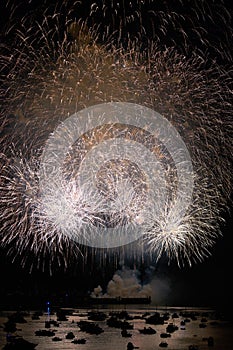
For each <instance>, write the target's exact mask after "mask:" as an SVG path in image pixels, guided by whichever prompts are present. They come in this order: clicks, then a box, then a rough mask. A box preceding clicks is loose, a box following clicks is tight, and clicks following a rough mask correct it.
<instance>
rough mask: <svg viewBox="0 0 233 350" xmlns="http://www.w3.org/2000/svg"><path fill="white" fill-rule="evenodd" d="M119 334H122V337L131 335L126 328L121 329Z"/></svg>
mask: <svg viewBox="0 0 233 350" xmlns="http://www.w3.org/2000/svg"><path fill="white" fill-rule="evenodd" d="M121 335H122V337H124V338H130V337H132V333H129V332H128V331H127V329H122V331H121Z"/></svg>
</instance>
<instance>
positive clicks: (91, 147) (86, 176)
mask: <svg viewBox="0 0 233 350" xmlns="http://www.w3.org/2000/svg"><path fill="white" fill-rule="evenodd" d="M123 3H124V2H118V5H113V6H108V5H107V3H105V2H104V3H103V2H98V1H97V2H95V3H93V2H90V12H89V13H88V14H87V15H86V14H84V6H86V3H85V4H84V2H78V4H77V5H73V6H71V7H69V4H68V5H66V6H67V7H66V13H67V17H64V16H63V15H62V13H65V12H64V11H62V10H64V8H63V7H62V6H61V9H60V12H55V13H54V14H53V16H51V15H49V11H48V12H47V11H45V14H44V15H43V16H42V21H41V22H37V23H35V24H32V23H31V22H30V19H29V17H27V16H26V17H25V18H24V19H23V20H22V21H21V24H20V25H21V28H16V29H17V30H14V27H17V25H18V24H17V25H16V24H15V25H14V26H13V27H12V28H11V30H5V32H3V35H2V37H3V44H2V46H1V55H0V62H1V67H2V68H1V88H0V101H1V129H2V136H1V140H0V142H1V150H2V151H1V152H2V154H1V169H2V171H1V185H0V190H1V200H0V208H1V212H0V214H1V223H2V229H1V245H2V246H5V247H7V246H10V248H9V249H10V250H11V249H12V246H13V244H14V243H16V248H17V250H18V252H19V254H23V251H24V250H27V249H29V248H30V249H31V250H32V251H33V252H34V253H35V254H38V255H39V254H40V255H41V256H45V255H46V254H48V252H49V251H52V254H51V255H53V256H54V255H56V254H57V253H58V252H59V254H61V256H64V260H66V264H67V261H68V258H67V255H68V254H69V253H67V252H65V250H66V251H69V247H72V249H73V250H74V251H75V252H76V253H77V254H79V253H80V247H79V244H87V245H92V244H93V242H92V244H91V243H90V241H91V240H93V237H94V236H96V235H98V233H99V230H100V228H101V229H102V232H103V236H102V238H101V239H103V237H104V239H106V235H107V230H108V232H109V226H110V228H111V230H112V235H115V236H117V235H118V236H121V235H124V234H125V231H127V228H128V225H129V224H130V225H132V226H131V229H132V231H133V230H134V231H135V232H134V236H133V237H134V238H135V240H137V238H138V237H139V234H138V231H137V228H138V226H140V235H141V232H142V230H143V238H144V239H143V241H144V243H143V244H142V243H141V242H140V244H141V246H142V249H145V253H146V254H147V252H149V253H151V254H152V255H155V256H157V259H159V258H160V257H161V256H162V255H163V254H166V255H167V256H168V259H169V260H173V259H174V260H177V261H178V263H179V264H183V263H184V262H185V261H188V263H189V264H191V263H192V261H198V260H202V259H203V258H204V257H205V256H208V255H209V254H210V253H211V247H212V246H213V244H214V242H215V241H216V239H217V237H218V236H219V235H220V224H221V222H222V216H223V213H224V210H226V208H227V205H228V203H229V198H230V194H231V190H232V181H231V174H232V158H231V157H232V154H231V153H232V152H231V151H232V139H231V135H232V102H231V101H232V90H231V88H232V78H231V73H232V65H231V53H230V50H229V49H228V43H229V38H230V35H231V29H230V13H229V12H228V11H227V9H226V8H225V7H224V3H223V2H220V4H219V6H218V8H216V6H214V2H213V4H211V5H210V6H208V8H207V7H204V5H203V4H202V2H200V3H201V5H202V6H199V5H200V4H199V2H198V4H194V5H193V7H191V8H190V10H189V11H187V13H183V12H182V11H183V10H180V12H179V10H176V9H173V5H169V4H168V3H166V6H165V5H164V4H159V2H155V1H149V2H148V3H146V2H141V1H135V2H134V4H133V5H132V4H131V3H130V4H131V5H125V6H123ZM178 3H180V4H181V3H182V2H180V1H178ZM174 6H175V5H174ZM77 12H78V13H81V14H83V20H79V21H75V20H74V18H76V16H74V14H75V13H77ZM100 13H101V20H100ZM148 16H149V17H148ZM205 17H208V21H210V22H211V23H214V22H215V21H217V20H218V22H219V23H220V24H219V35H218V36H216V38H215V39H214V38H213V37H211V36H210V37H208V35H207V31H206V30H205V27H204V21H203V18H205ZM148 18H149V20H147V19H148ZM98 21H99V22H98ZM156 23H160V25H159V26H158V28H157V27H156ZM187 24H188V26H187ZM132 28H136V30H132ZM186 28H189V29H188V30H187V29H186ZM220 29H221V31H220ZM12 33H13V34H14V35H15V37H16V40H15V41H14V40H13V43H12V45H9V44H6V43H7V41H8V38H9V37H11V38H12V36H11V35H12ZM94 33H95V34H94ZM194 37H195V40H194V41H195V44H194V45H191V43H192V41H193V38H194ZM148 38H149V40H148ZM103 42H105V44H103ZM207 48H208V49H209V51H208V52H209V56H208V55H207V54H206V52H207ZM210 54H212V55H213V57H215V60H214V61H213V60H211V57H210ZM223 62H224V63H226V65H227V69H226V68H224V66H223V65H222V63H223ZM115 102H116V103H119V102H120V103H126V104H128V103H131V104H137V105H141V106H143V107H145V108H149V109H152V110H154V111H156V112H158V113H160V114H161V115H162V116H163V117H164V118H165V119H166V120H168V121H169V123H171V125H172V126H173V128H175V129H176V130H177V132H178V133H179V135H180V136H181V137H182V139H183V141H184V144H185V145H186V147H187V151H188V153H189V154H190V157H191V162H192V171H190V169H188V168H187V169H186V170H185V171H184V172H182V171H183V170H182V171H181V170H180V169H181V168H182V167H183V168H182V169H184V167H186V165H184V164H183V162H180V163H179V162H178V161H177V158H176V157H180V156H182V153H184V150H183V149H182V147H181V148H180V149H176V150H175V152H174V153H173V154H172V155H171V153H172V152H171V149H170V150H169V149H168V147H167V145H168V143H169V142H170V140H169V138H168V139H166V138H161V137H160V139H159V137H158V133H156V132H155V131H154V132H153V133H151V132H150V130H148V128H147V127H144V128H140V127H139V126H138V125H135V124H134V123H132V122H131V120H130V118H128V119H127V118H126V119H125V120H126V121H127V120H128V121H130V123H128V124H127V123H125V124H123V123H119V121H116V120H115V121H112V124H110V123H109V122H108V123H102V124H101V123H99V124H98V123H97V124H96V125H95V126H93V128H87V129H86V130H85V131H84V132H83V134H82V135H80V137H79V138H78V139H77V140H76V139H72V133H71V132H70V130H69V129H68V130H66V131H65V128H66V120H67V118H69V117H70V116H72V115H73V114H75V113H78V112H80V111H83V110H85V109H86V108H89V107H91V106H95V105H102V104H105V103H106V104H108V103H115ZM101 118H102V116H99V120H100V121H101V120H102V119H101ZM87 119H88V118H87ZM97 119H98V118H97ZM97 121H98V120H97ZM88 123H89V121H88V120H87V124H88ZM126 124H127V125H126ZM89 125H91V116H90V123H89ZM59 128H60V129H59ZM79 128H80V126H77V127H76V131H77V130H79ZM56 130H60V131H61V138H62V137H63V136H64V133H66V140H67V144H68V147H67V150H66V152H65V155H64V158H63V163H64V164H58V165H59V167H60V170H61V173H62V176H61V179H60V177H56V176H55V178H54V179H53V180H51V182H50V181H48V182H46V185H45V183H44V182H43V178H42V176H41V163H42V162H43V159H44V158H43V156H44V154H45V153H44V152H45V149H46V141H47V140H48V139H49V138H51V137H52V136H53V135H55V133H56V132H55V131H56ZM173 136H174V135H173ZM172 138H173V137H170V139H172ZM123 140H124V148H120V146H119V144H120V143H122V142H123ZM128 144H129V147H128V146H127V145H128ZM62 145H63V144H62ZM101 145H102V148H101ZM103 145H104V146H103ZM106 145H107V146H106ZM108 145H109V150H110V151H111V154H113V153H114V154H115V156H114V157H112V156H111V157H108V156H107V155H106V157H105V156H103V154H104V152H106V147H108ZM57 146H59V147H60V144H59V143H58V144H57ZM113 146H114V147H115V148H114V147H113ZM12 147H14V149H16V150H17V152H16V151H15V152H14V153H13V154H12V152H11V151H10V149H12ZM59 147H58V148H59ZM127 147H128V148H127ZM144 148H146V149H147V151H148V152H147V153H143V152H144V151H142V150H143V149H144ZM128 150H130V151H128ZM132 150H133V151H132ZM127 152H128V153H127ZM130 152H131V153H130ZM133 152H134V153H133ZM148 153H151V158H150V157H149V156H147V155H148ZM123 155H124V156H123ZM126 155H127V156H126ZM148 157H149V158H148ZM54 158H55V157H54ZM54 158H53V162H51V161H50V160H48V161H49V163H48V164H49V166H50V165H52V166H53V165H54ZM148 159H149V161H148ZM88 160H89V161H88ZM90 160H91V162H92V168H91V170H90V168H88V165H89V164H90ZM151 164H153V166H152V165H151ZM154 164H156V166H157V168H156V171H155V169H154ZM49 169H50V170H53V169H52V168H51V167H50V168H49ZM80 169H81V170H82V171H80ZM148 169H149V170H148ZM55 170H57V168H55ZM94 170H96V171H94ZM80 172H81V173H82V174H81V175H82V177H81V180H82V181H81V185H80ZM149 173H150V176H149V175H148V174H149ZM53 175H54V173H53V172H52V171H51V174H50V179H52V178H53ZM187 176H188V180H187ZM57 179H59V181H58V182H56V181H57ZM42 182H43V190H42V185H41V184H42ZM190 183H193V188H192V190H191V202H190V196H188V197H187V191H186V189H187V187H188V186H189V184H190ZM93 184H94V185H93ZM151 188H153V189H155V188H156V190H154V191H153V192H152V193H151V192H150V190H151ZM97 229H98V230H97ZM113 233H114V234H113ZM74 237H78V238H77V241H78V243H77V242H76V239H74ZM114 239H115V238H114ZM71 241H72V243H70V242H71ZM117 242H118V239H117V238H116V240H114V244H115V245H117V244H118V243H117ZM130 242H131V241H130ZM128 243H129V242H128ZM65 247H66V248H65ZM74 247H76V248H75V249H74ZM105 247H106V246H105ZM70 249H71V248H70ZM147 249H148V251H147ZM76 253H75V254H76Z"/></svg>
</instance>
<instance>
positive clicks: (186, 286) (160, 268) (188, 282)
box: [0, 0, 233, 307]
mask: <svg viewBox="0 0 233 350" xmlns="http://www.w3.org/2000/svg"><path fill="white" fill-rule="evenodd" d="M5 3H6V2H5ZM47 3H48V2H47ZM50 3H52V2H51V1H50ZM86 3H92V2H88V1H87V2H86ZM161 3H162V2H161ZM164 3H165V2H164ZM171 3H172V4H173V5H174V6H176V3H180V2H175V1H173V2H171ZM225 3H226V4H227V6H229V9H230V2H229V3H228V2H227V1H226V2H225ZM9 4H13V1H9ZM18 4H19V7H18V9H17V10H16V11H15V13H14V18H17V19H19V20H20V18H21V17H22V16H24V14H25V13H26V12H28V13H31V16H33V17H34V18H36V16H40V15H41V13H42V12H43V11H44V9H46V6H47V5H46V1H44V2H42V1H26V0H24V1H19V2H18ZM38 4H39V6H38ZM13 7H14V6H13ZM180 10H181V11H187V8H186V9H185V8H183V7H182V8H181V9H180ZM83 11H84V12H85V7H84V8H83ZM11 16H12V10H11V9H10V6H8V7H7V8H6V7H5V4H4V1H1V2H0V22H1V26H2V27H4V25H3V24H5V25H6V24H7V22H8V21H7V19H8V18H10V17H11ZM203 23H204V22H203ZM206 25H207V26H208V23H207V24H206ZM209 35H210V37H211V39H213V38H214V35H216V36H219V35H220V36H221V35H222V34H221V33H220V34H219V33H217V28H212V29H211V30H210V32H209ZM222 233H223V236H222V237H220V238H219V239H218V241H217V243H216V245H215V247H214V248H213V252H212V256H211V257H210V258H208V259H206V260H205V261H204V262H202V263H197V264H194V265H193V266H192V267H185V268H178V267H177V266H176V265H175V264H173V263H172V264H171V265H168V264H167V263H166V262H162V261H161V262H159V263H158V264H157V265H155V271H154V272H153V274H152V275H151V279H152V280H153V278H154V277H156V278H157V279H158V280H159V281H162V284H163V285H165V286H166V287H167V288H165V289H166V290H164V297H163V298H162V297H161V300H162V302H163V303H167V304H169V303H173V304H176V305H184V304H186V305H198V304H202V305H220V306H227V307H228V306H229V307H230V306H231V307H232V306H233V305H232V295H233V287H232V282H231V280H232V266H233V264H232V257H233V253H232V247H233V245H232V243H233V242H232V233H233V221H232V211H231V214H230V215H229V216H228V215H227V214H226V225H225V226H224V225H223V227H222ZM32 259H33V258H32ZM152 263H153V262H148V265H150V264H152ZM0 264H1V265H0V273H1V287H0V291H1V295H2V298H4V296H5V295H6V294H7V293H11V292H15V291H18V292H20V293H21V294H25V295H28V294H32V295H33V294H37V293H39V292H40V293H45V294H46V295H51V294H54V293H57V294H59V293H60V294H62V295H64V294H66V293H72V291H77V290H79V291H80V290H83V292H86V291H87V290H88V289H89V290H90V289H91V290H92V289H93V288H94V287H96V286H97V285H98V284H101V285H103V286H104V285H105V286H106V283H107V281H109V280H110V279H111V277H112V275H113V273H114V271H115V270H116V269H117V267H120V265H119V266H114V265H111V264H108V262H107V263H106V264H103V265H101V264H100V263H99V261H98V259H97V258H96V259H95V258H94V259H93V261H92V263H90V262H89V264H87V266H88V267H86V266H83V265H82V264H79V263H77V262H74V264H73V265H72V266H70V267H69V268H68V270H67V271H66V272H64V270H63V269H62V268H59V267H57V269H55V273H54V274H53V275H52V276H51V275H50V274H49V273H48V271H45V272H41V271H35V270H34V271H33V272H32V273H30V272H29V268H28V266H27V267H26V268H23V267H22V266H21V265H20V263H19V261H18V260H16V262H15V263H13V262H12V261H11V258H10V257H6V256H5V255H4V251H3V252H2V253H1V261H0ZM90 264H91V268H90ZM80 266H82V268H80ZM130 267H131V268H132V267H133V262H131V266H130ZM137 267H138V268H140V264H138V266H137ZM90 281H91V282H90ZM3 300H4V299H3Z"/></svg>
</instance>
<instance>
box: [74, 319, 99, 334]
mask: <svg viewBox="0 0 233 350" xmlns="http://www.w3.org/2000/svg"><path fill="white" fill-rule="evenodd" d="M77 325H78V327H79V328H80V330H81V331H82V332H86V333H89V334H97V335H98V334H100V333H102V332H104V330H103V329H102V328H101V327H100V326H99V325H98V324H97V323H94V322H89V321H79V322H77Z"/></svg>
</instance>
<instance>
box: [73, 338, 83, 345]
mask: <svg viewBox="0 0 233 350" xmlns="http://www.w3.org/2000/svg"><path fill="white" fill-rule="evenodd" d="M71 343H73V344H86V339H85V338H80V339H74V340H73V341H72V342H71Z"/></svg>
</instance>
